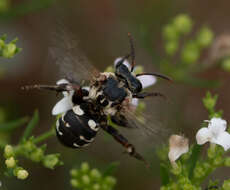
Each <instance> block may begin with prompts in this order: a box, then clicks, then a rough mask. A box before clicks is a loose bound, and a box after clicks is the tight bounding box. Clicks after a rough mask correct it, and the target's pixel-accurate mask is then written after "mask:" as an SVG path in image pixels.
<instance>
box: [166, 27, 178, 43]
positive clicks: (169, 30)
mask: <svg viewBox="0 0 230 190" xmlns="http://www.w3.org/2000/svg"><path fill="white" fill-rule="evenodd" d="M163 38H164V39H165V40H170V41H171V40H173V41H176V40H178V32H177V30H176V27H175V26H174V25H167V26H165V27H164V28H163Z"/></svg>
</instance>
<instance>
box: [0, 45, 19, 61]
mask: <svg viewBox="0 0 230 190" xmlns="http://www.w3.org/2000/svg"><path fill="white" fill-rule="evenodd" d="M16 49H17V47H16V45H15V44H14V43H10V44H7V45H5V47H4V49H3V51H2V55H3V57H6V58H12V57H13V56H14V55H15V53H16Z"/></svg>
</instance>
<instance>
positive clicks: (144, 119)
mask: <svg viewBox="0 0 230 190" xmlns="http://www.w3.org/2000/svg"><path fill="white" fill-rule="evenodd" d="M142 101H144V100H142ZM152 101H153V100H148V101H147V102H146V101H144V103H146V109H145V110H144V111H143V112H139V111H137V110H135V109H133V107H132V105H131V106H130V108H131V109H130V108H128V110H123V114H124V115H125V117H126V119H127V121H128V125H129V126H130V127H133V128H137V129H138V131H139V132H140V133H142V134H143V135H144V136H149V137H151V138H154V139H155V140H157V141H158V140H160V139H165V138H166V137H167V136H168V135H169V134H170V133H171V131H170V129H168V128H167V127H166V126H167V123H165V122H164V121H162V120H161V119H159V116H158V113H157V112H158V111H159V110H156V109H154V108H157V107H156V106H154V104H153V102H152ZM139 132H138V134H139ZM159 142H160V141H159Z"/></svg>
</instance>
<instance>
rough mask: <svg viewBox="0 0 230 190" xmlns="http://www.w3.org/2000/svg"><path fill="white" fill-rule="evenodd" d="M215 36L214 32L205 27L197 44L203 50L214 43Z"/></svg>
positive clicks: (198, 37) (199, 35)
mask: <svg viewBox="0 0 230 190" xmlns="http://www.w3.org/2000/svg"><path fill="white" fill-rule="evenodd" d="M213 36H214V35H213V32H212V31H211V30H210V29H209V28H207V27H203V28H202V29H201V30H200V32H199V34H198V36H197V43H198V44H199V46H200V47H201V48H204V47H207V46H209V45H210V44H211V43H212V40H213Z"/></svg>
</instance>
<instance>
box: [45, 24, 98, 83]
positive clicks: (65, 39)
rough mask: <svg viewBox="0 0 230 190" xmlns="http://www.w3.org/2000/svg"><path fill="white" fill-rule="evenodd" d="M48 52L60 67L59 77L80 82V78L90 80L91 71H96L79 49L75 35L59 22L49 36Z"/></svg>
mask: <svg viewBox="0 0 230 190" xmlns="http://www.w3.org/2000/svg"><path fill="white" fill-rule="evenodd" d="M49 54H50V57H51V59H52V60H53V61H54V63H55V64H57V65H58V66H59V67H60V75H61V76H60V77H66V78H68V79H70V80H74V81H76V82H79V83H80V82H81V81H82V80H86V81H88V80H90V79H91V77H92V76H93V73H96V72H98V71H97V69H96V68H95V67H94V66H93V65H92V64H91V63H90V61H89V60H88V59H87V57H86V56H85V55H84V53H83V52H82V51H81V50H80V48H79V46H78V40H77V39H76V37H75V36H74V35H73V34H72V33H71V32H70V31H69V30H67V29H66V26H65V27H64V26H61V24H60V25H58V27H57V30H56V31H55V32H53V34H52V36H51V47H50V48H49Z"/></svg>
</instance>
